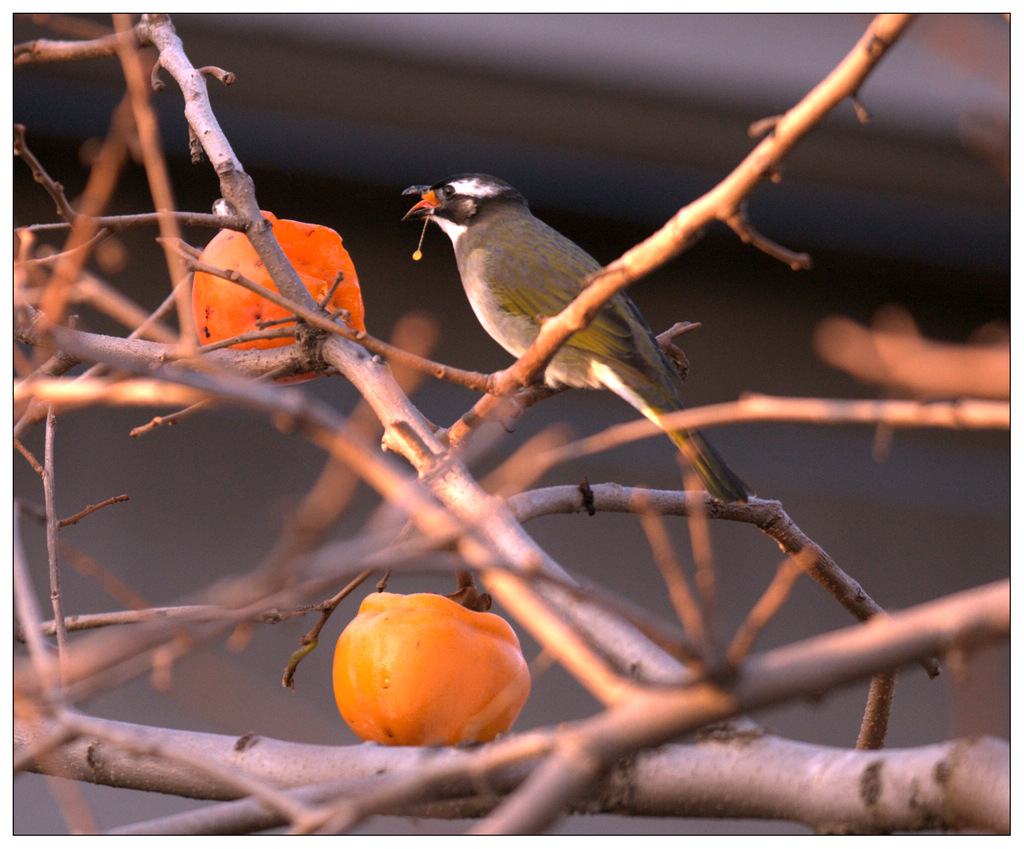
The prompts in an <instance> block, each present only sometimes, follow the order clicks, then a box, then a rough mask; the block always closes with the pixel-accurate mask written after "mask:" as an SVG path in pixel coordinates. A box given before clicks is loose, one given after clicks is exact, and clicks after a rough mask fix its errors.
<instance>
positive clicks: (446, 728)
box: [334, 593, 530, 746]
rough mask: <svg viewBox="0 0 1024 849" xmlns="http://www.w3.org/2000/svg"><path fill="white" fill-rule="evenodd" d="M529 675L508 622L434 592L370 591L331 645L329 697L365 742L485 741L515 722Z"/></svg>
mask: <svg viewBox="0 0 1024 849" xmlns="http://www.w3.org/2000/svg"><path fill="white" fill-rule="evenodd" d="M529 693H530V673H529V670H528V669H527V665H526V661H525V660H524V658H523V653H522V650H521V649H520V647H519V640H518V638H517V637H516V635H515V632H514V631H513V630H512V627H511V626H510V625H509V624H508V622H506V621H505V620H504V619H502V618H501V617H500V616H498V615H496V614H494V613H480V612H476V611H473V610H469V609H467V608H465V607H463V606H462V605H460V604H457V603H455V602H454V601H451V600H450V599H448V598H446V597H444V596H442V595H434V594H433V593H414V594H412V595H399V594H396V593H374V594H372V595H369V596H367V597H366V598H365V599H364V600H363V602H362V604H361V605H360V607H359V613H358V615H357V616H356V618H355V619H353V620H352V621H351V622H350V623H349V624H348V626H347V627H346V628H345V630H344V631H343V632H342V634H341V636H340V637H339V638H338V644H337V647H336V648H335V651H334V697H335V700H336V701H337V704H338V710H340V711H341V715H342V717H343V718H344V719H345V722H347V723H348V725H349V727H350V728H351V729H352V730H353V731H354V732H355V733H356V734H357V735H359V737H361V738H362V739H363V740H372V741H374V742H377V743H385V744H387V745H391V746H437V745H450V746H453V745H455V744H456V743H462V742H466V741H475V742H486V741H488V740H493V739H494V737H495V736H497V735H498V734H500V733H503V732H505V731H508V729H509V728H511V727H512V723H513V722H515V720H516V717H517V716H518V715H519V711H520V710H522V707H523V704H524V703H525V702H526V697H527V696H528V695H529Z"/></svg>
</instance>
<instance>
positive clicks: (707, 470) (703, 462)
mask: <svg viewBox="0 0 1024 849" xmlns="http://www.w3.org/2000/svg"><path fill="white" fill-rule="evenodd" d="M665 432H666V433H667V434H668V438H669V439H671V440H672V441H673V442H674V443H675V444H676V446H677V447H678V448H679V450H680V451H682V452H683V456H684V457H686V459H687V460H689V461H690V465H691V466H693V469H694V471H695V472H696V473H697V474H698V475H699V476H700V479H701V481H703V483H704V486H705V487H707V490H708V492H710V493H711V494H712V495H713V496H714V497H715V498H717V499H718V500H719V501H743V502H745V501H746V500H747V497H748V496H749V495H751V494H752V493H751V491H750V487H748V486H747V485H746V484H745V483H744V482H743V481H742V480H740V479H739V477H737V476H736V474H735V473H734V472H733V471H732V470H731V469H730V468H729V467H728V466H727V465H725V461H724V460H723V459H722V458H721V457H719V456H718V452H717V451H715V449H714V448H712V447H711V445H710V444H708V441H707V440H706V439H705V438H704V437H703V436H702V435H701V433H700V431H696V430H694V431H685V430H668V429H666V430H665Z"/></svg>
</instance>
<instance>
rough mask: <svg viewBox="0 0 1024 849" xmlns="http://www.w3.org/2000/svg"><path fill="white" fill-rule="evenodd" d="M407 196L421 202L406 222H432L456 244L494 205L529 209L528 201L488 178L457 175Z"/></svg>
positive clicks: (416, 188)
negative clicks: (417, 196)
mask: <svg viewBox="0 0 1024 849" xmlns="http://www.w3.org/2000/svg"><path fill="white" fill-rule="evenodd" d="M402 194H403V195H419V196H420V200H419V201H418V202H417V203H416V204H415V206H413V208H412V209H410V210H409V211H408V212H407V213H406V214H405V216H404V217H403V219H402V220H403V221H404V220H407V219H411V218H429V219H430V220H431V221H433V222H434V223H435V224H437V226H438V227H440V228H441V229H442V230H444V232H445V233H447V234H448V236H449V237H450V238H451V240H452V242H453V243H457V242H458V240H459V237H460V236H461V235H462V234H463V233H464V232H465V231H466V229H467V228H468V227H470V226H472V225H473V223H474V222H475V221H477V220H479V217H480V213H481V211H482V210H485V209H488V208H493V205H499V204H500V205H509V204H510V205H513V206H519V207H522V208H524V209H525V208H526V206H527V203H526V198H524V197H523V196H522V195H521V194H519V192H517V191H516V190H515V189H514V188H512V186H510V185H509V184H508V183H506V182H505V181H504V180H499V179H498V178H497V177H491V176H490V175H488V174H456V175H455V176H454V177H449V178H448V179H447V180H442V181H441V182H440V183H434V185H432V186H409V188H407V189H406V190H405V191H404V192H402Z"/></svg>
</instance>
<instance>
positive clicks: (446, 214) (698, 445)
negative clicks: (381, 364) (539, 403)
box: [403, 174, 749, 501]
mask: <svg viewBox="0 0 1024 849" xmlns="http://www.w3.org/2000/svg"><path fill="white" fill-rule="evenodd" d="M403 194H406V195H409V194H416V195H419V196H420V199H419V201H418V202H417V203H416V204H415V206H413V207H412V209H410V210H409V211H408V212H407V213H406V214H405V217H404V218H403V220H406V219H423V218H429V220H430V221H433V222H434V223H435V224H437V226H438V227H440V228H441V229H442V230H444V232H445V233H447V234H448V236H449V237H450V238H451V240H452V244H453V245H454V246H455V259H456V262H457V263H458V268H459V275H460V276H461V277H462V285H463V287H464V288H465V290H466V295H467V296H468V297H469V302H470V304H471V305H472V306H473V311H474V312H475V313H476V317H477V319H479V321H480V323H481V324H482V325H483V326H484V329H485V330H486V331H487V332H488V333H489V334H490V335H491V336H492V337H493V338H494V340H495V341H496V342H498V344H499V345H501V346H502V347H503V348H504V349H505V350H506V351H508V352H509V353H510V354H512V355H513V356H515V357H518V356H520V355H521V354H522V353H523V352H524V351H525V350H526V349H527V348H528V347H529V346H530V344H531V343H532V342H533V340H534V339H535V338H536V337H537V333H538V332H539V330H540V321H541V320H542V319H543V318H546V317H550V316H554V315H557V314H558V313H559V312H561V311H562V310H563V309H564V308H565V307H566V306H567V305H568V304H569V303H570V302H571V301H572V300H573V299H574V298H575V297H576V296H577V295H578V294H579V293H580V291H582V289H583V285H584V281H585V279H586V278H587V276H588V275H590V274H592V273H593V272H595V271H597V270H598V269H599V268H600V267H601V266H600V264H599V263H598V262H597V260H595V259H594V258H593V257H591V256H590V255H589V254H588V253H586V252H585V251H584V250H582V249H581V248H580V247H579V246H578V245H576V244H574V243H573V242H571V241H569V240H568V239H567V238H565V236H563V235H562V234H561V233H559V232H557V231H556V230H554V229H552V228H551V227H549V226H548V225H547V224H545V223H544V222H543V221H540V220H539V219H537V218H535V217H534V216H533V213H531V212H530V209H529V206H528V204H527V202H526V199H525V198H524V197H523V196H522V195H521V194H520V193H519V192H517V191H516V190H515V189H514V188H512V186H510V185H508V183H506V182H504V181H503V180H499V179H497V178H496V177H490V176H488V175H486V174H459V175H457V176H454V177H451V178H450V179H448V180H444V181H442V182H440V183H435V184H434V185H433V186H410V187H409V188H408V189H406V190H405V191H404V192H403ZM674 376H675V372H674V370H673V367H672V365H671V364H670V363H669V361H668V359H667V358H666V357H665V354H664V353H663V352H662V350H661V347H660V346H659V345H658V342H657V340H656V339H655V338H654V334H653V333H652V332H651V329H650V327H648V325H647V322H646V321H644V318H643V316H642V315H641V314H640V311H639V310H638V309H637V308H636V306H635V305H634V304H633V302H632V301H631V300H629V298H627V297H626V296H625V295H622V294H619V295H616V296H615V297H614V298H612V299H611V300H610V301H608V302H607V303H606V304H605V305H604V307H602V309H601V311H600V312H599V313H598V314H597V315H596V316H595V317H594V320H593V321H592V322H591V323H590V324H589V325H588V326H587V327H586V328H585V329H583V330H581V331H579V332H578V333H576V334H574V335H573V336H571V337H570V338H569V340H568V341H567V342H566V343H565V344H564V345H563V346H562V348H561V349H560V350H559V352H558V353H557V354H556V355H555V357H554V359H552V361H551V363H550V364H549V365H548V367H547V370H546V371H545V373H544V379H545V382H546V383H547V384H548V385H549V386H552V387H559V386H571V387H576V388H591V389H597V388H606V389H610V390H612V392H614V393H615V394H616V395H619V396H620V397H622V398H623V399H625V400H626V401H628V402H629V403H630V404H632V405H633V406H634V407H635V408H636V409H638V410H639V411H640V412H641V413H643V414H644V415H645V416H646V417H647V418H649V419H650V420H651V421H653V422H654V423H655V424H657V425H658V426H659V427H662V429H663V430H665V432H666V433H667V434H668V436H669V438H670V439H671V440H672V441H673V442H674V443H675V444H676V445H677V446H678V447H679V450H680V451H682V452H683V455H684V456H685V457H686V459H687V460H688V461H689V462H690V464H691V465H692V466H693V468H694V469H695V470H696V472H697V474H698V475H699V476H700V478H701V480H702V481H703V482H704V485H705V486H706V487H707V489H708V491H709V492H710V493H711V494H712V495H714V496H715V497H716V498H718V499H720V500H722V501H746V500H747V495H748V492H749V491H748V488H747V486H746V485H745V484H744V483H743V481H741V480H740V479H739V478H738V477H737V476H736V475H735V474H733V472H731V471H730V470H729V468H728V467H727V466H726V465H725V463H724V462H723V461H722V459H721V458H720V457H719V456H718V454H717V453H715V450H714V449H713V448H712V447H711V446H710V445H708V443H707V442H706V441H705V440H704V438H703V437H702V436H701V435H700V433H698V432H696V431H694V432H687V431H682V430H672V429H670V428H667V427H665V426H664V425H663V424H662V422H661V417H662V416H663V415H665V414H666V413H671V412H674V411H676V410H681V409H682V403H681V402H680V400H679V395H678V393H677V391H676V388H675V384H674Z"/></svg>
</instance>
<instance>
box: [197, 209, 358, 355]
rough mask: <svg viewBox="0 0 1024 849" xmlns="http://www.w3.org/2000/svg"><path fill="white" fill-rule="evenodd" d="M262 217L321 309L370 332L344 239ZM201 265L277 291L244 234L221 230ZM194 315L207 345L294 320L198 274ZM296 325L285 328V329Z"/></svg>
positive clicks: (282, 341) (315, 227) (263, 342)
mask: <svg viewBox="0 0 1024 849" xmlns="http://www.w3.org/2000/svg"><path fill="white" fill-rule="evenodd" d="M263 217H264V218H266V219H267V220H268V221H269V222H270V223H271V225H272V226H273V228H274V236H275V237H276V238H277V241H278V243H279V244H280V245H281V248H282V249H283V250H284V252H285V255H286V256H287V257H288V259H289V260H290V261H291V263H292V265H293V266H294V267H295V270H296V271H297V272H298V274H299V277H300V278H301V279H302V282H303V283H304V284H305V285H306V288H307V289H308V290H309V293H310V295H312V296H313V300H315V301H316V302H317V303H321V302H324V301H325V299H326V302H325V303H324V306H325V308H326V309H329V310H345V311H346V312H347V314H348V317H347V321H348V324H349V325H350V326H351V327H353V328H355V329H357V330H365V329H366V327H365V325H364V324H363V317H364V314H363V299H362V294H361V292H360V290H359V278H358V277H357V276H356V269H355V265H353V263H352V258H351V257H350V256H349V255H348V251H346V250H345V248H344V247H343V246H342V243H341V236H339V235H338V234H337V233H336V232H335V231H334V230H332V229H331V228H330V227H323V226H321V225H319V224H305V223H303V222H301V221H288V220H287V219H278V218H277V217H276V216H275V215H274V214H273V213H270V212H264V213H263ZM199 259H200V261H201V262H203V263H205V264H207V265H211V266H213V267H215V268H218V269H224V270H227V271H237V272H238V273H239V274H241V275H243V276H244V277H248V278H249V279H250V280H252V281H254V282H256V283H259V284H260V285H261V286H265V287H266V288H267V289H271V290H272V291H275V292H276V291H277V287H276V286H275V285H274V281H273V280H271V279H270V274H269V273H268V272H267V270H266V268H264V266H263V262H262V261H261V260H260V258H259V257H258V256H257V254H256V251H255V249H254V248H253V246H252V245H251V244H250V243H249V239H248V237H247V236H246V235H245V233H240V232H238V231H236V230H221V231H220V232H219V233H217V235H216V236H214V237H213V239H212V240H211V241H210V243H209V244H208V245H207V246H206V248H205V249H204V250H203V253H202V255H201V256H200V258H199ZM339 273H340V274H341V279H340V280H339V279H338V275H339ZM335 283H337V285H335ZM332 289H333V290H332ZM328 295H329V296H330V297H328ZM192 313H193V316H194V318H195V323H196V331H197V333H198V335H199V342H200V343H201V344H204V345H205V344H207V343H210V342H220V341H222V340H224V339H230V338H232V337H234V336H238V335H240V334H242V333H249V332H251V331H254V330H259V329H262V328H264V327H266V326H274V322H278V321H281V320H282V319H286V318H287V317H288V316H289V315H291V313H290V312H289V311H288V310H287V309H285V308H284V307H280V306H278V305H277V304H273V303H271V302H270V301H268V300H267V299H266V298H263V297H261V296H260V295H258V294H256V293H255V292H252V291H250V290H248V289H245V288H243V287H242V286H239V285H238V284H237V283H232V282H231V281H230V280H225V279H224V278H223V277H218V276H217V275H215V274H208V273H206V272H204V271H197V272H196V273H195V277H194V280H193V282H192ZM268 323H269V325H268ZM292 323H294V322H287V321H285V322H282V324H284V325H288V324H292ZM294 341H295V340H294V339H293V338H290V337H279V338H273V339H254V340H249V341H247V342H239V343H236V344H234V345H232V346H231V347H233V348H277V347H280V346H282V345H291V344H294Z"/></svg>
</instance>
